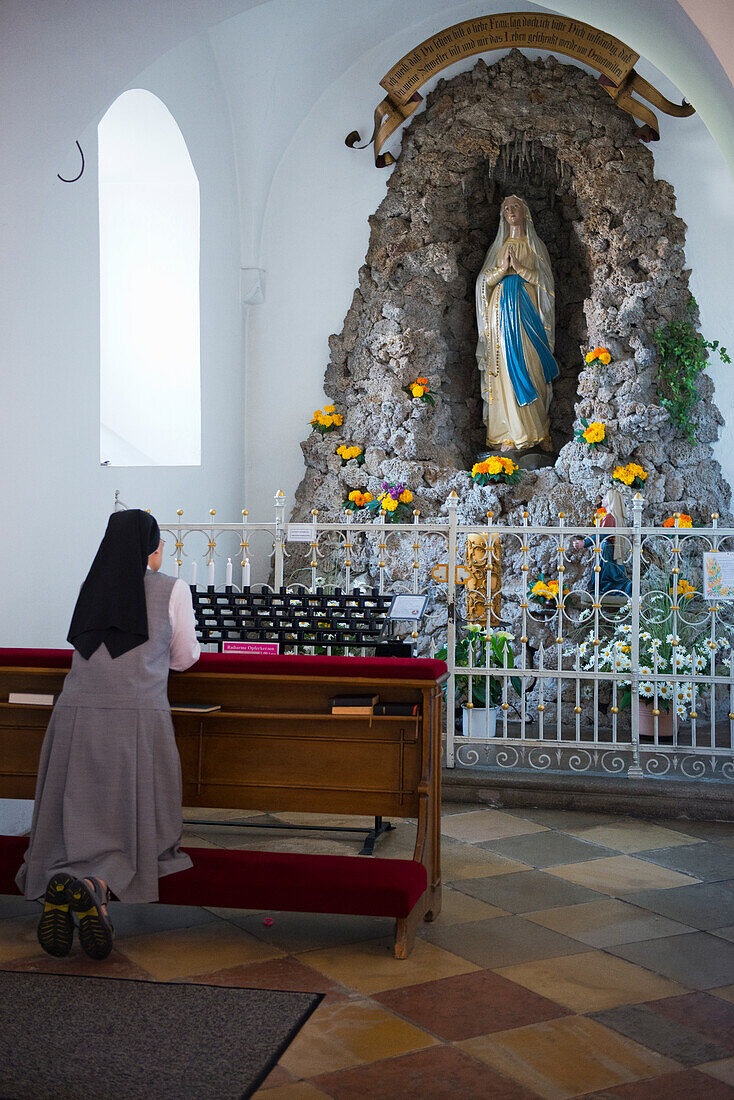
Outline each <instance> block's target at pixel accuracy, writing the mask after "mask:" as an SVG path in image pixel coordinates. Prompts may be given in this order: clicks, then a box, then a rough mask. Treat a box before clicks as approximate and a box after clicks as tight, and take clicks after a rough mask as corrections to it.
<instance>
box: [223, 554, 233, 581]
mask: <svg viewBox="0 0 734 1100" xmlns="http://www.w3.org/2000/svg"><path fill="white" fill-rule="evenodd" d="M224 584H225V586H226V587H228V588H231V587H232V559H231V558H227V569H226V573H225V578H224Z"/></svg>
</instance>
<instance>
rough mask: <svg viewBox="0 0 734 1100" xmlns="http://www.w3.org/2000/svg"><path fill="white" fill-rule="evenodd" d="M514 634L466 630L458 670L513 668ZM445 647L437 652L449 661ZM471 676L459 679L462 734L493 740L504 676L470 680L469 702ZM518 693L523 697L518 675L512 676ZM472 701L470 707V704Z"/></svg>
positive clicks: (474, 628) (473, 627)
mask: <svg viewBox="0 0 734 1100" xmlns="http://www.w3.org/2000/svg"><path fill="white" fill-rule="evenodd" d="M512 641H513V635H512V634H510V633H509V632H508V631H507V630H487V629H485V627H482V626H478V625H476V624H471V625H469V626H467V628H466V637H465V638H462V639H461V640H460V641H458V642H457V643H456V647H455V655H456V667H457V668H459V667H464V668H487V667H489V668H514V667H515V656H514V652H513V649H512V644H511V643H512ZM446 654H447V650H446V646H444V647H443V648H442V649H440V650H439V651H438V653H437V654H436V656H437V657H438V658H439V660H442V661H445V660H446ZM469 679H470V678H469V677H468V676H460V675H459V676H457V677H456V687H457V694H459V696H460V698H461V699H462V700H464V699H466V702H462V712H463V713H462V732H463V734H464V736H465V737H487V736H489V737H494V736H495V731H496V727H497V713H498V711H499V709H500V704H501V703H502V681H503V680H504V679H505V677H503V676H487V675H486V674H485V675H481V674H478V675H473V676H472V677H471V700H469ZM509 680H510V683H511V684H512V687H513V688H514V689H515V691H516V692H517V693H518V695H519V694H520V691H521V686H522V685H521V683H520V678H519V676H511V677H509ZM470 701H471V706H469V702H470Z"/></svg>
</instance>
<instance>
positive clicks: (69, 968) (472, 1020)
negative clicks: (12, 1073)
mask: <svg viewBox="0 0 734 1100" xmlns="http://www.w3.org/2000/svg"><path fill="white" fill-rule="evenodd" d="M211 816H212V817H213V818H214V819H215V820H220V819H223V818H224V817H225V816H226V815H225V814H224V813H223V812H222V811H212V812H211ZM232 816H234V817H236V815H232ZM250 820H252V818H250ZM261 820H264V819H261ZM288 820H291V821H293V820H296V821H298V822H302V821H304V820H308V821H314V820H316V819H313V818H309V819H305V818H304V816H303V815H288ZM329 823H333V821H330V822H329ZM414 835H415V829H414V826H413V825H412V824H411V823H410V822H407V821H406V822H401V823H399V824H398V827H397V828H396V829H395V831H394V832H393V833H391V834H389V835H388V836H386V837H384V838H383V839H382V840H381V841H380V842H379V844H378V850H379V855H381V856H393V857H399V856H409V855H410V853H411V851H412V845H413V839H414ZM186 839H187V842H188V843H190V844H192V845H213V846H219V847H261V848H274V847H284V848H287V849H288V850H302V851H326V852H341V853H345V854H353V855H354V856H355V858H365V857H358V856H357V852H358V850H359V846H360V845H359V842H358V841H357V840H354V839H348V838H347V837H346V836H345V837H344V838H340V837H339V836H338V835H337V834H329V835H328V837H324V836H321V837H319V836H318V834H314V833H309V834H298V835H296V834H291V836H283V834H280V835H279V834H277V833H269V834H266V833H264V832H260V831H255V830H253V829H246V830H245V829H235V828H231V827H223V826H209V827H204V826H190V827H189V830H188V832H187V836H186ZM443 878H444V898H443V909H442V912H441V914H440V916H439V917H438V919H437V920H436V921H435V923H433V924H427V925H424V926H423V927H422V928H421V930H420V934H419V935H420V939H419V942H418V943H417V945H416V948H415V950H414V951H413V953H412V955H411V956H410V958H409V959H407V960H405V961H398V960H396V959H394V958H393V956H392V954H391V922H389V921H386V920H381V919H378V918H371V917H368V918H360V917H334V916H310V915H307V914H293V913H274V914H266V913H251V912H242V911H236V910H207V909H183V908H181V909H178V908H174V907H170V906H128V907H124V906H119V905H118V906H115V907H114V909H115V915H114V919H115V922H116V926H117V945H116V950H115V951H114V953H113V955H112V956H111V957H110V959H109V960H107V962H105V963H93V962H91V961H90V960H89V959H86V958H85V957H84V956H82V955H80V954H79V951H78V948H76V947H75V948H74V952H73V954H72V955H71V956H69V957H68V958H67V959H61V960H56V959H51V958H49V957H48V956H45V955H43V954H42V953H41V952H40V950H39V949H38V947H37V944H36V940H35V927H36V920H37V917H36V915H35V914H36V909H35V907H34V906H32V905H31V904H30V903H26V902H23V901H21V900H20V899H18V898H5V899H0V968H2V969H6V970H8V969H12V970H44V971H54V972H58V973H83V974H98V975H105V974H107V975H109V976H111V977H135V978H152V979H155V980H157V981H180V980H194V981H197V982H204V983H208V984H215V985H241V986H250V987H258V988H265V989H297V990H313V991H316V992H319V993H323V994H324V1000H323V1002H322V1003H321V1005H320V1006H319V1008H318V1009H317V1010H316V1012H315V1013H314V1015H313V1016H312V1017H311V1019H310V1020H309V1021H308V1023H307V1024H306V1026H305V1027H304V1028H303V1030H302V1031H301V1033H300V1034H299V1035H298V1036H297V1038H296V1040H295V1041H294V1042H293V1043H292V1045H291V1046H290V1048H289V1049H288V1050H287V1051H286V1053H285V1054H284V1055H283V1058H282V1059H281V1061H280V1064H279V1065H278V1066H277V1067H276V1068H275V1069H274V1070H273V1072H272V1073H271V1075H270V1077H269V1078H268V1080H267V1081H266V1082H265V1084H264V1085H263V1086H262V1088H261V1089H260V1092H259V1093H258V1096H259V1097H262V1100H309V1098H313V1100H318V1098H324V1097H332V1098H333V1100H413V1098H416V1100H417V1098H420V1100H432V1098H435V1100H442V1098H445V1097H451V1100H461V1098H464V1097H469V1098H473V1097H482V1098H485V1097H487V1098H490V1100H505V1098H507V1100H510V1098H512V1100H520V1098H526V1097H547V1098H550V1100H561V1098H564V1097H581V1096H583V1097H590V1096H594V1097H596V1098H597V1100H611V1098H613V1097H614V1098H617V1097H618V1098H620V1100H621V1098H623V1097H627V1098H628V1100H637V1098H639V1100H658V1098H660V1100H662V1098H665V1100H679V1098H698V1097H699V1095H702V1096H705V1097H706V1100H719V1098H724V1097H731V1098H734V824H730V825H723V824H719V825H717V824H715V823H708V824H707V823H695V822H690V823H689V822H686V821H682V820H681V821H678V820H676V821H668V822H656V823H654V824H653V823H650V822H647V821H643V820H636V819H633V818H629V817H624V818H622V817H611V816H609V817H605V816H604V815H602V814H590V813H578V812H567V813H564V812H562V811H552V810H514V811H512V812H509V811H507V812H506V811H499V810H489V809H480V808H475V807H467V806H462V805H448V806H445V807H444V842H443ZM269 916H270V917H272V918H273V921H274V923H273V924H272V925H270V926H268V925H265V924H264V923H263V922H264V919H265V918H266V917H269Z"/></svg>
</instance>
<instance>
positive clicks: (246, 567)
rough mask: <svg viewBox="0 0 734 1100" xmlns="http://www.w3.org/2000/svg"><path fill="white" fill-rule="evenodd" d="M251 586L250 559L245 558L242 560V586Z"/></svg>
mask: <svg viewBox="0 0 734 1100" xmlns="http://www.w3.org/2000/svg"><path fill="white" fill-rule="evenodd" d="M249 586H250V559H249V558H245V559H244V561H243V562H242V587H243V588H249Z"/></svg>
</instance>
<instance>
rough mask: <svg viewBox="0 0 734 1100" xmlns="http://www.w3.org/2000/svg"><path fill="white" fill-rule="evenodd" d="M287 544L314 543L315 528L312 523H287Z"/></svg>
mask: <svg viewBox="0 0 734 1100" xmlns="http://www.w3.org/2000/svg"><path fill="white" fill-rule="evenodd" d="M288 542H316V528H315V527H314V525H313V524H312V523H289V524H288Z"/></svg>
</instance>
